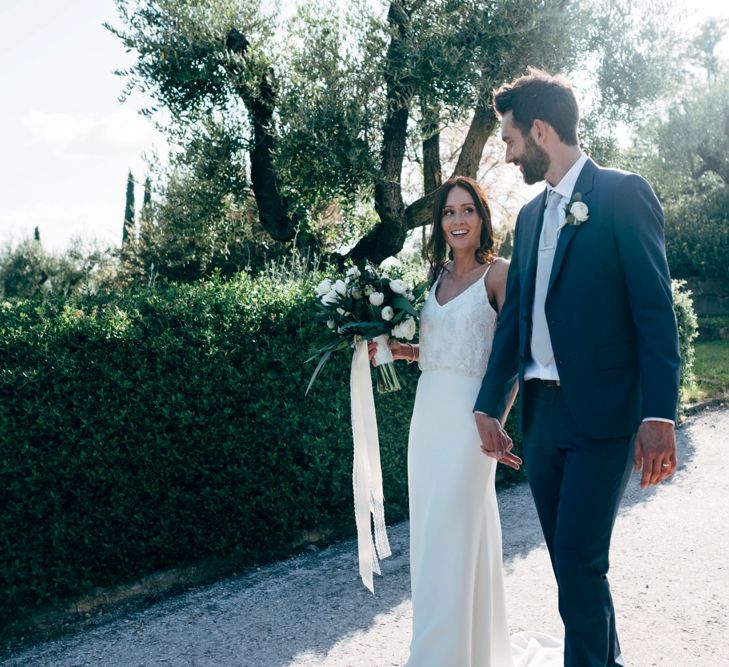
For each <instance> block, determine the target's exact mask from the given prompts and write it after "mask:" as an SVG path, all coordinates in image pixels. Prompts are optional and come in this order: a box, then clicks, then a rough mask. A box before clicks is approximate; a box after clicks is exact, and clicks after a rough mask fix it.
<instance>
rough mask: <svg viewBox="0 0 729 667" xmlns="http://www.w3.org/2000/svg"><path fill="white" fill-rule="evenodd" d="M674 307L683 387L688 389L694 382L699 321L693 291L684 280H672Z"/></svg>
mask: <svg viewBox="0 0 729 667" xmlns="http://www.w3.org/2000/svg"><path fill="white" fill-rule="evenodd" d="M671 291H672V293H673V309H674V312H675V313H676V322H677V324H678V344H679V350H680V352H681V389H682V390H686V389H688V388H689V387H690V386H691V385H692V384H693V383H694V380H695V378H694V360H695V355H694V341H695V340H696V337H697V336H698V335H699V323H698V320H697V319H696V313H695V312H694V306H693V302H692V301H691V292H690V291H689V290H687V289H686V283H685V282H684V281H683V280H674V281H672V282H671Z"/></svg>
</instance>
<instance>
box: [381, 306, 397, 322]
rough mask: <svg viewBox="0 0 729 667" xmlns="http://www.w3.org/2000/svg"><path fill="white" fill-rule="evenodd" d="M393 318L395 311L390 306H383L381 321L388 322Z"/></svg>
mask: <svg viewBox="0 0 729 667" xmlns="http://www.w3.org/2000/svg"><path fill="white" fill-rule="evenodd" d="M393 317H395V311H394V310H393V309H392V308H390V306H385V307H384V308H383V309H382V319H383V320H385V322H389V321H390V320H391V319H392V318H393Z"/></svg>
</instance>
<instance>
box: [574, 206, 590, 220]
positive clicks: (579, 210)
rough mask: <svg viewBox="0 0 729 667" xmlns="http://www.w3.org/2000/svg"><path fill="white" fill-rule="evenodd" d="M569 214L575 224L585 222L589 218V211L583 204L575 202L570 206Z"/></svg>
mask: <svg viewBox="0 0 729 667" xmlns="http://www.w3.org/2000/svg"><path fill="white" fill-rule="evenodd" d="M570 213H571V214H572V216H573V217H574V219H575V220H576V221H577V222H585V220H587V218H589V217H590V216H589V213H590V211H589V209H588V208H587V204H585V202H581V201H576V202H574V203H573V204H572V206H570Z"/></svg>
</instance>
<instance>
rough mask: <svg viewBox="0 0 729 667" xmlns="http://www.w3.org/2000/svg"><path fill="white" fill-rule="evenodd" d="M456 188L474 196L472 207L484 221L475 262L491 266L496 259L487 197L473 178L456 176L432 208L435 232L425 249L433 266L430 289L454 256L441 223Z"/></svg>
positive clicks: (445, 187) (451, 179)
mask: <svg viewBox="0 0 729 667" xmlns="http://www.w3.org/2000/svg"><path fill="white" fill-rule="evenodd" d="M455 187H459V188H463V189H464V190H466V191H467V192H468V193H469V194H470V195H471V197H472V198H473V203H474V205H475V206H476V211H477V212H478V215H479V217H480V218H481V221H482V224H481V237H480V241H479V246H478V248H477V249H476V251H475V253H474V254H475V256H476V261H477V262H478V263H479V264H488V263H489V262H491V261H492V260H493V259H494V257H495V256H496V253H495V252H494V230H493V227H492V226H491V209H490V208H489V203H488V200H487V199H486V193H485V192H484V191H483V188H482V187H481V186H480V185H479V184H478V183H477V182H476V181H474V180H473V179H472V178H468V176H453V177H452V178H449V179H448V180H447V181H446V182H445V183H443V185H441V186H440V188H439V189H438V190H437V192H436V194H435V203H434V204H433V231H432V233H431V234H430V239H429V240H428V246H427V248H426V255H427V257H428V262H429V263H430V285H431V287H432V286H433V285H434V284H435V281H436V280H437V279H438V276H439V275H440V274H441V272H442V271H443V269H444V267H445V264H446V262H447V261H448V260H449V259H453V253H452V252H451V249H450V247H449V246H448V243H446V239H445V234H444V233H443V226H442V224H441V223H442V221H443V209H444V208H445V205H446V200H447V199H448V193H449V192H450V191H451V190H452V189H453V188H455Z"/></svg>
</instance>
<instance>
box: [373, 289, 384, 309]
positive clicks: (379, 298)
mask: <svg viewBox="0 0 729 667" xmlns="http://www.w3.org/2000/svg"><path fill="white" fill-rule="evenodd" d="M384 301H385V295H384V294H383V293H382V292H372V294H370V303H371V304H372V305H373V306H381V305H382V303H383V302H384Z"/></svg>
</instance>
